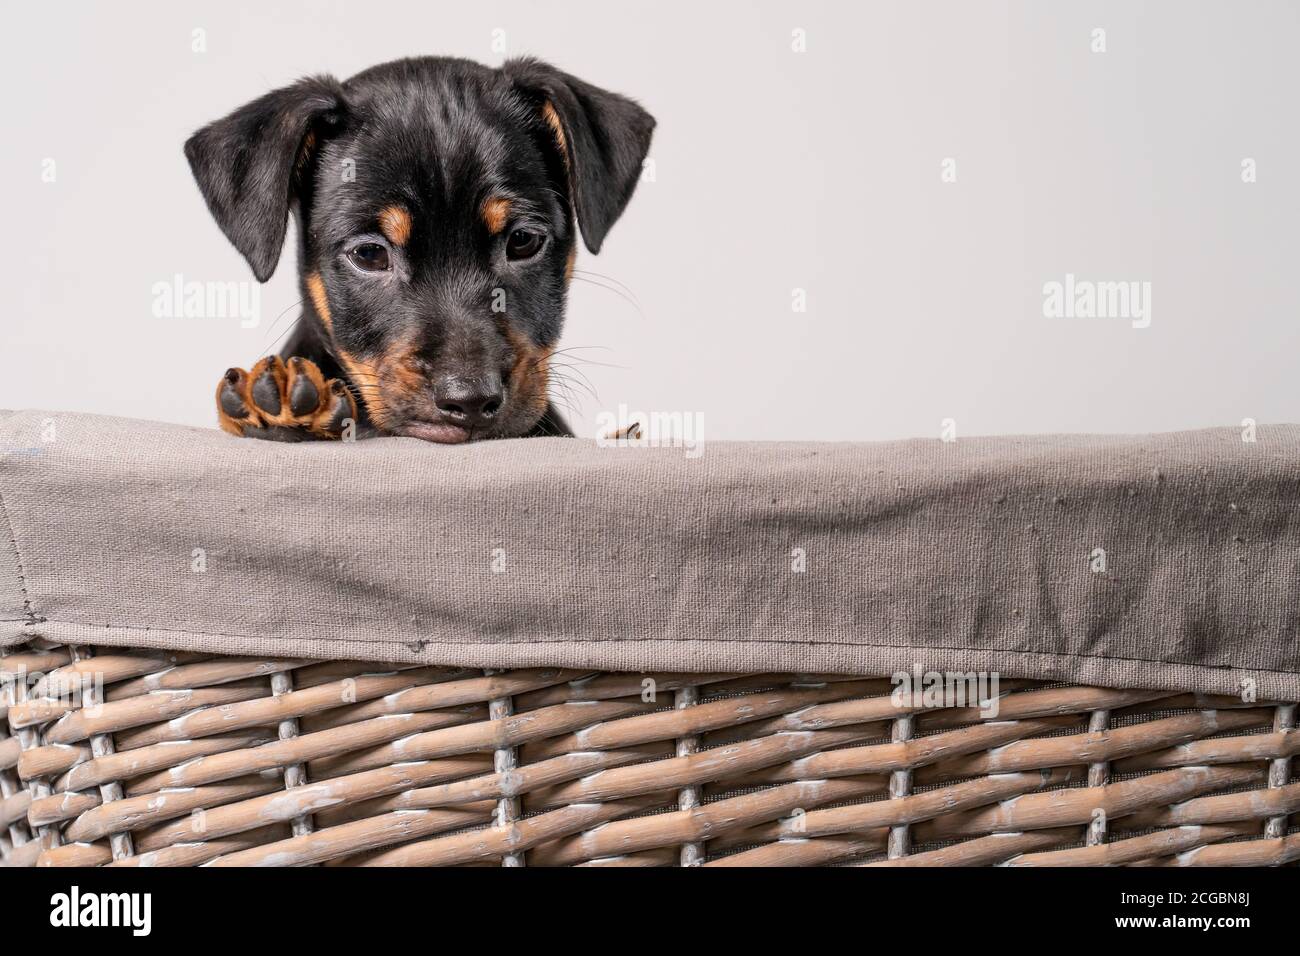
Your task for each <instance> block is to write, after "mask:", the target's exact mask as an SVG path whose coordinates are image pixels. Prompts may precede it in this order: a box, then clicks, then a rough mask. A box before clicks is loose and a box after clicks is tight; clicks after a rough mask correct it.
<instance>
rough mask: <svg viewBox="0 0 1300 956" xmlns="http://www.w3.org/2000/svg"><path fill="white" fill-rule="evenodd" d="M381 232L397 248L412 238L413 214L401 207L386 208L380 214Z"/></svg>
mask: <svg viewBox="0 0 1300 956" xmlns="http://www.w3.org/2000/svg"><path fill="white" fill-rule="evenodd" d="M379 231H380V232H382V233H383V234H384V236H385V237H387V239H388V241H389V242H391V243H392V244H393V245H395V246H404V245H406V241H407V240H408V239H410V238H411V214H410V213H409V212H407V211H406V210H405V209H403V208H402V207H401V206H385V207H384V208H383V210H381V211H380V213H379Z"/></svg>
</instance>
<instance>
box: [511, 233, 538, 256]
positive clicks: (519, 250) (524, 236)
mask: <svg viewBox="0 0 1300 956" xmlns="http://www.w3.org/2000/svg"><path fill="white" fill-rule="evenodd" d="M545 241H546V237H545V236H544V235H542V234H541V233H540V232H532V231H530V230H528V229H516V230H514V231H513V232H512V233H510V237H509V238H508V239H506V256H507V257H508V258H510V259H531V258H532V257H533V256H535V255H537V253H539V252H541V251H542V244H543V243H544V242H545Z"/></svg>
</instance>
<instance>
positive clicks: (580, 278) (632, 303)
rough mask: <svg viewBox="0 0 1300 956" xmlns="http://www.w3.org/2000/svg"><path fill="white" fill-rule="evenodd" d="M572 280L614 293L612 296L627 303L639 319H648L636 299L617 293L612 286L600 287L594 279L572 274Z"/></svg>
mask: <svg viewBox="0 0 1300 956" xmlns="http://www.w3.org/2000/svg"><path fill="white" fill-rule="evenodd" d="M573 278H574V280H575V281H577V282H585V283H586V284H587V285H592V286H595V287H596V288H597V289H604V290H605V291H606V292H612V293H614V294H615V295H616V296H618V297H619V298H620V299H622V300H624V301H625V302H627V304H628V305H630V306H632V308H634V309H636V311H637V314H638V315H639V316H640V317H641V318H643V319H645V318H648V316H646V314H645V309H643V308H641V303H640V302H637V301H636V299H633V298H632V297H631V296H629V295H628V294H627V293H625V292H621V291H619V290H618V289H616V288H615V287H614V286H610V285H602V284H601V283H599V282H596V281H595V280H594V279H589V278H587V277H586V276H580V275H577V274H576V273H575V274H574V276H573Z"/></svg>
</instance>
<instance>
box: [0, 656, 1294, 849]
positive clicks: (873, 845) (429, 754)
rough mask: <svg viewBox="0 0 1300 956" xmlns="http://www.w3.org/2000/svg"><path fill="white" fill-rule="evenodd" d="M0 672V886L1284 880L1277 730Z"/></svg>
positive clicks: (456, 677) (1225, 715)
mask: <svg viewBox="0 0 1300 956" xmlns="http://www.w3.org/2000/svg"><path fill="white" fill-rule="evenodd" d="M0 673H2V675H3V678H4V680H5V683H4V685H3V690H2V691H0V787H2V788H3V789H2V793H0V795H2V796H3V802H0V833H3V835H0V851H2V852H3V857H4V860H5V861H6V862H7V863H9V864H15V865H33V864H35V865H51V866H57V865H100V864H112V865H116V866H132V865H154V866H164V865H168V866H172V865H183V864H210V865H217V866H240V865H305V864H330V865H335V864H340V865H366V866H393V865H402V866H406V865H452V864H479V865H492V866H496V865H506V866H522V865H527V866H554V865H569V864H578V865H609V866H664V865H669V866H672V865H706V866H734V865H765V866H767V865H771V866H795V865H809V864H832V863H835V864H838V863H861V864H866V865H891V866H902V865H952V864H999V863H1008V864H1012V865H1025V866H1060V865H1095V864H1139V865H1194V866H1195V865H1223V864H1237V865H1261V864H1283V863H1288V862H1292V861H1296V860H1300V832H1297V828H1296V827H1295V826H1293V825H1292V821H1291V819H1290V818H1289V817H1288V815H1289V814H1292V813H1296V811H1297V810H1300V782H1297V776H1296V773H1295V770H1293V761H1292V760H1291V757H1292V756H1293V755H1294V754H1296V752H1297V750H1300V732H1297V731H1296V730H1295V729H1294V727H1295V719H1296V709H1295V706H1294V705H1293V704H1262V703H1259V704H1252V703H1243V702H1242V701H1241V700H1238V699H1236V698H1220V697H1214V698H1206V697H1198V696H1195V695H1190V694H1174V693H1161V692H1156V691H1149V690H1113V689H1105V688H1096V687H1062V686H1053V685H1045V684H1040V683H1036V682H1029V681H1017V682H1011V681H1007V680H1003V681H1002V682H1001V688H1000V689H1001V692H1002V695H1003V696H1002V698H1001V700H1000V709H999V713H998V714H997V716H996V718H995V719H991V720H986V719H981V717H980V715H979V712H978V709H977V708H974V707H950V708H946V709H934V708H931V709H923V710H916V711H908V710H906V709H901V708H899V707H897V706H895V703H894V702H893V701H892V700H891V697H890V693H891V690H892V689H893V687H892V685H891V683H890V681H889V680H887V679H857V678H847V677H842V676H810V675H800V676H792V675H772V674H747V675H721V674H703V675H702V674H654V675H643V674H615V673H597V674H593V673H587V672H578V671H559V670H517V671H511V672H501V673H491V672H489V673H484V672H481V671H472V672H471V671H464V670H452V669H448V668H437V667H411V668H405V669H389V668H387V667H386V666H381V665H373V664H370V665H367V664H359V663H345V662H328V663H319V662H302V661H267V660H250V659H244V658H229V657H210V656H200V655H189V654H164V653H162V652H157V651H124V650H121V649H110V648H105V649H100V650H97V651H93V652H92V650H91V649H88V648H68V647H62V646H57V645H45V644H41V645H28V646H26V647H22V648H16V649H11V650H10V651H9V653H8V654H7V655H6V656H5V657H4V658H3V661H0ZM101 698H102V699H101ZM6 721H7V723H6ZM1295 763H1296V764H1297V766H1300V761H1296V762H1295Z"/></svg>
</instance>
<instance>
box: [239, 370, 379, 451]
mask: <svg viewBox="0 0 1300 956" xmlns="http://www.w3.org/2000/svg"><path fill="white" fill-rule="evenodd" d="M356 420H357V406H356V402H354V401H353V400H352V394H351V393H350V392H349V391H348V388H347V386H346V385H344V384H343V382H342V381H341V380H339V379H337V378H332V379H330V380H329V381H326V380H325V376H324V375H322V374H321V371H320V369H319V368H317V367H316V363H315V362H312V361H310V360H309V359H305V358H298V357H296V356H295V357H294V358H291V359H289V361H288V362H287V363H286V362H285V361H284V360H283V359H281V358H280V357H279V356H278V355H272V356H271V357H269V358H264V359H262V360H261V361H259V362H258V363H257V364H256V365H254V366H253V369H252V371H251V372H245V371H244V370H243V369H242V368H232V369H228V370H227V371H226V374H225V375H223V376H221V381H220V382H218V383H217V423H218V424H219V425H220V426H221V427H222V429H223V430H225V431H228V432H230V434H232V435H239V436H242V437H244V438H262V439H267V440H269V441H313V440H317V441H337V440H339V439H341V438H342V437H343V434H344V430H345V429H346V428H348V426H349V424H351V425H352V426H353V428H354V429H355V423H356Z"/></svg>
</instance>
